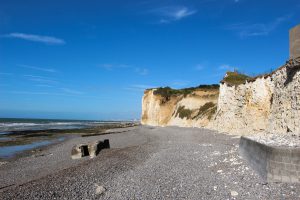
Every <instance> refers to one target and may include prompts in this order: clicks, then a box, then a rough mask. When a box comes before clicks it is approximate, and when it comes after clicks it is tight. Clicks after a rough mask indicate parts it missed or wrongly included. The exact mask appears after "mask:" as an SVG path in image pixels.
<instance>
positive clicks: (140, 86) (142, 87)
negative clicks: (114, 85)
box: [124, 84, 157, 92]
mask: <svg viewBox="0 0 300 200" xmlns="http://www.w3.org/2000/svg"><path fill="white" fill-rule="evenodd" d="M150 88H157V87H156V86H153V85H143V84H135V85H130V86H129V87H126V88H124V89H125V90H131V91H136V92H143V91H145V90H146V89H150Z"/></svg>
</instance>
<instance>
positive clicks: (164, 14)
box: [150, 6, 197, 24]
mask: <svg viewBox="0 0 300 200" xmlns="http://www.w3.org/2000/svg"><path fill="white" fill-rule="evenodd" d="M150 12H151V13H154V14H156V15H158V16H159V17H161V19H160V20H159V23H161V24H166V23H170V22H172V21H178V20H181V19H183V18H186V17H188V16H191V15H194V14H196V13H197V10H194V9H190V8H187V7H185V6H168V7H162V8H157V9H154V10H151V11H150Z"/></svg>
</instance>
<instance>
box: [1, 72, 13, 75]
mask: <svg viewBox="0 0 300 200" xmlns="http://www.w3.org/2000/svg"><path fill="white" fill-rule="evenodd" d="M0 75H3V76H11V75H13V74H12V73H4V72H0Z"/></svg>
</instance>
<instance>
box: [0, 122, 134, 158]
mask: <svg viewBox="0 0 300 200" xmlns="http://www.w3.org/2000/svg"><path fill="white" fill-rule="evenodd" d="M137 125H138V124H137V123H128V122H123V123H122V122H118V123H108V124H104V125H97V126H90V127H88V126H87V127H82V128H75V129H46V130H18V131H10V132H7V133H6V134H2V135H1V137H2V138H7V139H8V140H2V141H0V149H1V147H2V148H6V147H12V148H14V147H15V148H22V146H26V145H27V146H29V147H28V149H24V150H15V153H11V154H12V155H9V154H7V156H2V157H0V162H7V161H12V160H15V159H18V158H20V157H26V156H33V155H34V154H35V153H36V152H40V151H42V150H43V149H46V148H48V147H50V146H53V145H56V144H58V143H61V142H63V141H61V140H68V139H70V138H73V137H88V136H94V135H103V134H107V133H106V132H107V131H109V130H110V129H116V128H124V127H133V126H137ZM38 143H46V144H44V145H43V144H42V145H39V144H38ZM30 145H32V146H33V147H32V148H31V147H30ZM35 146H36V147H35Z"/></svg>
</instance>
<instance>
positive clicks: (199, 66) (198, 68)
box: [195, 64, 205, 71]
mask: <svg viewBox="0 0 300 200" xmlns="http://www.w3.org/2000/svg"><path fill="white" fill-rule="evenodd" d="M204 68H205V66H204V65H202V64H198V65H196V67H195V69H196V70H198V71H201V70H203V69H204Z"/></svg>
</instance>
